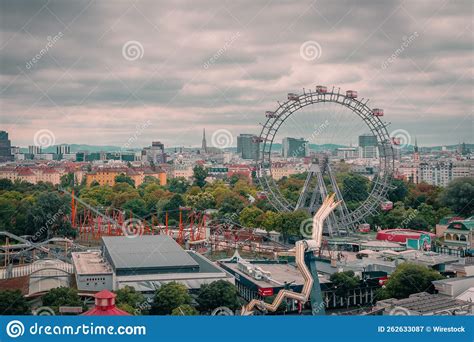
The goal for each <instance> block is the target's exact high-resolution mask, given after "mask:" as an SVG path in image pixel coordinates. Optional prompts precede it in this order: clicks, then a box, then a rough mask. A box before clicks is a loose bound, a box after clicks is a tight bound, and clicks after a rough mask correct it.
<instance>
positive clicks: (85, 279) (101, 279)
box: [72, 251, 113, 291]
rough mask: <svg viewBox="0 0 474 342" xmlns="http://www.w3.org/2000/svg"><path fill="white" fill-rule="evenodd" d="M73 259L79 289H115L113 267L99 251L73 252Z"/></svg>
mask: <svg viewBox="0 0 474 342" xmlns="http://www.w3.org/2000/svg"><path fill="white" fill-rule="evenodd" d="M72 261H73V264H74V271H75V275H76V284H77V289H78V290H79V291H101V290H104V289H113V273H112V268H111V267H110V265H109V264H108V263H107V262H105V260H104V258H103V257H102V254H101V253H100V252H99V251H97V252H73V253H72Z"/></svg>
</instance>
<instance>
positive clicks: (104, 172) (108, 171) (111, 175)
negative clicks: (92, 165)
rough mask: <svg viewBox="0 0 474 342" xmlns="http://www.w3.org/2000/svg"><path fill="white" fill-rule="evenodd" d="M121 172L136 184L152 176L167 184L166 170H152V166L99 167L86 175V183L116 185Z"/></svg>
mask: <svg viewBox="0 0 474 342" xmlns="http://www.w3.org/2000/svg"><path fill="white" fill-rule="evenodd" d="M120 174H125V175H127V176H129V177H130V178H131V179H132V180H133V181H134V182H135V186H139V185H140V184H142V183H143V181H144V180H145V177H147V176H150V177H154V178H156V179H158V180H159V181H160V184H161V185H166V172H164V171H163V170H161V169H157V170H156V171H155V170H152V169H150V168H126V167H98V168H96V169H94V170H92V171H91V172H89V173H88V174H87V175H86V184H87V186H90V185H91V184H92V183H93V182H94V181H95V182H97V183H99V184H100V185H110V186H114V185H115V177H117V176H118V175H120Z"/></svg>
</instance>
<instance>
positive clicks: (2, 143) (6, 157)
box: [0, 131, 13, 163]
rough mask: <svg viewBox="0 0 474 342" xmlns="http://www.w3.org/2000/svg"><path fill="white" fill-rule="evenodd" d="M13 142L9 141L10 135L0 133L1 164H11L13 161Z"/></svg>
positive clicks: (3, 132)
mask: <svg viewBox="0 0 474 342" xmlns="http://www.w3.org/2000/svg"><path fill="white" fill-rule="evenodd" d="M11 148H12V146H11V142H10V140H9V139H8V133H7V132H5V131H0V163H4V162H9V161H12V160H13V155H12V152H11Z"/></svg>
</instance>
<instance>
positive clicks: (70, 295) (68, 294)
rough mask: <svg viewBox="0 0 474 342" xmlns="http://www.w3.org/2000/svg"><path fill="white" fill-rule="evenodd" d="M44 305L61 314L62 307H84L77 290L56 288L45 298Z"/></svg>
mask: <svg viewBox="0 0 474 342" xmlns="http://www.w3.org/2000/svg"><path fill="white" fill-rule="evenodd" d="M43 305H44V306H48V307H50V308H52V309H53V310H54V311H55V312H56V313H59V307H60V306H83V303H82V301H81V298H80V297H79V295H78V294H77V290H76V289H73V288H70V287H56V288H54V289H51V290H49V291H48V293H46V294H45V295H44V296H43Z"/></svg>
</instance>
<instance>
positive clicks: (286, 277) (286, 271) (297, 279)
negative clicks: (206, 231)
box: [224, 262, 329, 288]
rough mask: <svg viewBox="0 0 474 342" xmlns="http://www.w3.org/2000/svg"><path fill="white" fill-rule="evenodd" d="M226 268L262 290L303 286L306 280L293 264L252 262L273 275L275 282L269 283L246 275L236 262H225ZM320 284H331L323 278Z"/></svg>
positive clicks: (320, 279)
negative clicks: (287, 284)
mask: <svg viewBox="0 0 474 342" xmlns="http://www.w3.org/2000/svg"><path fill="white" fill-rule="evenodd" d="M224 264H225V266H227V267H228V268H230V269H232V271H234V272H235V273H238V274H239V275H240V276H244V277H245V278H247V279H250V280H251V281H252V282H253V283H255V284H256V285H258V286H259V287H261V288H265V287H273V286H277V287H278V286H279V285H278V284H277V282H278V283H281V284H283V283H285V282H287V283H292V282H293V284H292V285H296V286H297V285H303V283H304V279H303V275H302V274H301V272H300V271H299V270H298V268H296V266H294V265H292V264H287V263H267V262H264V263H258V262H252V264H253V265H256V266H258V267H260V268H262V269H263V270H264V271H267V272H270V273H271V278H272V279H273V280H275V282H268V281H265V280H263V279H262V280H257V279H255V278H254V277H252V276H251V275H249V274H246V273H244V272H243V271H241V270H240V269H239V268H238V266H237V263H235V262H224ZM319 281H320V283H327V282H329V281H328V279H326V278H322V277H321V276H320V278H319Z"/></svg>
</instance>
